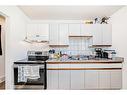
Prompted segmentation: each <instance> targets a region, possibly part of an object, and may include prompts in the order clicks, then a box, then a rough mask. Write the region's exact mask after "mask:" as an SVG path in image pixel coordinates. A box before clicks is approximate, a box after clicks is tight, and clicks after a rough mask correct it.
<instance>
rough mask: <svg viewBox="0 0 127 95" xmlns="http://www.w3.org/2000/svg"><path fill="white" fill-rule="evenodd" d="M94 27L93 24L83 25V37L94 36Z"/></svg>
mask: <svg viewBox="0 0 127 95" xmlns="http://www.w3.org/2000/svg"><path fill="white" fill-rule="evenodd" d="M92 32H93V25H91V24H81V33H80V35H81V36H92Z"/></svg>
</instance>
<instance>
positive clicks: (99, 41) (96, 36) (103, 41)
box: [92, 24, 112, 45]
mask: <svg viewBox="0 0 127 95" xmlns="http://www.w3.org/2000/svg"><path fill="white" fill-rule="evenodd" d="M92 34H93V45H111V44H112V30H111V25H110V24H94V25H93V33H92Z"/></svg>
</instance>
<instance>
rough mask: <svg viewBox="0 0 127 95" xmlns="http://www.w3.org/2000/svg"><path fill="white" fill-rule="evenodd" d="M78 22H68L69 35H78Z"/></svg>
mask: <svg viewBox="0 0 127 95" xmlns="http://www.w3.org/2000/svg"><path fill="white" fill-rule="evenodd" d="M80 28H81V26H80V24H69V35H70V36H79V35H80Z"/></svg>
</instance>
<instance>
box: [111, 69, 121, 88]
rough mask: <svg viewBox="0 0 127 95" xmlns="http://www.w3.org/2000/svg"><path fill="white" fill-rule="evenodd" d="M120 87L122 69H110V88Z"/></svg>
mask: <svg viewBox="0 0 127 95" xmlns="http://www.w3.org/2000/svg"><path fill="white" fill-rule="evenodd" d="M121 88H122V70H112V71H111V89H121Z"/></svg>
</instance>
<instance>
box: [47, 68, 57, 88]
mask: <svg viewBox="0 0 127 95" xmlns="http://www.w3.org/2000/svg"><path fill="white" fill-rule="evenodd" d="M58 74H59V73H58V70H47V89H58V87H59V86H58V81H59V78H58V76H59V75H58Z"/></svg>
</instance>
